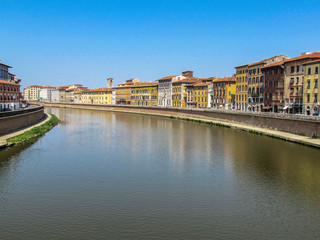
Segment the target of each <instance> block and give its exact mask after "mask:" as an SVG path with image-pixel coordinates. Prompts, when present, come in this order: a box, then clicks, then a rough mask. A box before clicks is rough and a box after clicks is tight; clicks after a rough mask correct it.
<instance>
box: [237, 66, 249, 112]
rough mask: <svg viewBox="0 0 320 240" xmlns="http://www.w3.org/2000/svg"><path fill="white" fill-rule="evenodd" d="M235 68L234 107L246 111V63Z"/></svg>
mask: <svg viewBox="0 0 320 240" xmlns="http://www.w3.org/2000/svg"><path fill="white" fill-rule="evenodd" d="M235 69H236V96H235V102H236V109H238V110H241V111H247V108H248V64H246V65H242V66H238V67H235Z"/></svg>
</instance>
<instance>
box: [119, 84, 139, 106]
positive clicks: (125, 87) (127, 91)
mask: <svg viewBox="0 0 320 240" xmlns="http://www.w3.org/2000/svg"><path fill="white" fill-rule="evenodd" d="M140 83H141V81H140V80H139V79H137V78H132V79H129V80H126V81H125V83H122V84H119V85H118V86H117V87H114V88H113V89H114V90H115V104H121V105H130V104H131V87H132V86H134V85H137V84H140Z"/></svg>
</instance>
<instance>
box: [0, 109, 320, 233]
mask: <svg viewBox="0 0 320 240" xmlns="http://www.w3.org/2000/svg"><path fill="white" fill-rule="evenodd" d="M48 112H52V113H54V114H56V115H57V116H58V117H59V118H60V120H61V123H60V124H59V125H58V126H56V127H55V128H53V129H52V130H51V131H50V132H48V133H46V134H45V135H44V136H43V137H41V138H39V139H37V140H35V141H33V142H31V143H28V144H24V145H22V146H18V147H14V148H9V149H6V150H2V151H0V239H320V151H319V150H318V149H313V148H309V147H305V146H302V145H298V144H294V143H289V142H285V141H281V140H277V139H273V138H269V137H265V136H259V135H255V134H250V133H246V132H242V131H238V130H233V129H228V128H222V127H215V126H210V125H206V124H200V123H194V122H188V121H181V120H175V119H169V118H161V117H153V116H143V115H136V114H124V113H111V112H103V111H93V110H92V111H91V110H72V109H57V108H51V109H50V108H49V109H48Z"/></svg>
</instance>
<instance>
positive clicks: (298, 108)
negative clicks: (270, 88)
mask: <svg viewBox="0 0 320 240" xmlns="http://www.w3.org/2000/svg"><path fill="white" fill-rule="evenodd" d="M313 60H320V52H314V53H302V54H301V56H299V57H295V58H290V59H287V60H285V81H284V93H285V101H286V106H285V107H286V108H287V112H288V113H293V114H295V113H302V106H303V85H304V65H303V64H305V63H307V62H310V61H313Z"/></svg>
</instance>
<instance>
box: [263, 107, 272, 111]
mask: <svg viewBox="0 0 320 240" xmlns="http://www.w3.org/2000/svg"><path fill="white" fill-rule="evenodd" d="M263 109H265V110H270V109H272V107H264V108H263Z"/></svg>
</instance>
